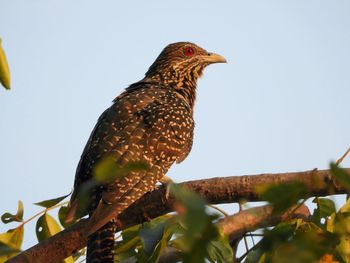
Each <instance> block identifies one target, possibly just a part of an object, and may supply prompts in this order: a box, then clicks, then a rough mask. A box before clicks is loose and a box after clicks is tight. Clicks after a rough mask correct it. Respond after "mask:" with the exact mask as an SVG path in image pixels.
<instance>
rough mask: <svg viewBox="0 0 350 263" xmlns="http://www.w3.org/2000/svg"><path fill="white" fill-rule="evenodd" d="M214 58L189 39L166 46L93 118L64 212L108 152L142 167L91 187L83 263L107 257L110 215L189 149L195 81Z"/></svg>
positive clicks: (108, 259)
mask: <svg viewBox="0 0 350 263" xmlns="http://www.w3.org/2000/svg"><path fill="white" fill-rule="evenodd" d="M218 62H225V59H224V58H223V57H221V56H220V55H217V54H214V53H208V52H207V51H205V50H204V49H202V48H200V47H198V46H197V45H195V44H193V43H188V42H179V43H174V44H171V45H168V46H167V47H166V48H165V49H164V50H163V51H162V53H161V54H160V55H159V57H158V58H157V59H156V61H155V62H154V63H153V64H152V66H151V67H150V68H149V70H148V71H147V73H146V75H145V78H144V79H142V80H141V81H139V82H136V83H134V84H132V85H131V86H130V87H129V88H127V89H126V90H125V91H124V92H123V93H122V94H121V95H119V96H118V97H117V98H116V99H115V100H114V101H113V104H112V106H111V107H110V108H108V109H107V110H106V111H105V112H104V113H103V114H102V115H101V117H100V118H99V120H98V122H97V124H96V126H95V128H94V130H93V132H92V134H91V136H90V138H89V140H88V142H87V144H86V146H85V149H84V152H83V154H82V156H81V160H80V162H79V165H78V168H77V172H76V177H75V183H74V192H73V194H72V199H71V208H70V212H69V213H68V214H69V215H70V217H72V216H74V214H75V211H76V208H77V201H76V197H77V193H78V191H79V189H80V187H81V186H82V185H83V184H84V183H85V182H87V181H88V180H90V179H91V178H92V176H93V168H94V165H95V164H96V163H98V162H99V161H100V160H103V159H104V158H106V157H113V158H114V159H115V161H116V162H117V163H118V164H119V165H121V166H122V165H125V164H127V163H128V162H131V161H141V162H145V163H147V164H148V169H147V170H146V171H133V172H130V173H128V174H127V175H126V176H124V177H121V178H120V177H118V178H117V179H116V180H115V181H114V182H111V183H108V184H105V185H100V186H97V187H95V188H94V189H93V190H92V193H91V195H90V199H89V204H88V209H87V211H86V214H87V213H89V214H90V216H91V218H90V221H89V228H88V229H89V231H88V233H87V234H88V235H90V234H91V236H90V237H89V241H88V255H87V262H113V253H112V249H113V243H114V226H113V221H112V220H113V218H115V217H117V216H118V215H119V214H120V213H121V212H122V211H123V210H125V209H126V208H127V207H128V206H130V204H132V203H133V202H135V201H136V200H137V199H139V198H140V197H141V196H143V195H144V194H145V193H146V192H148V191H150V190H152V189H154V187H155V186H156V183H157V182H159V181H160V180H161V179H162V177H163V176H164V175H165V174H166V172H167V171H168V169H169V168H170V166H171V165H172V164H173V163H174V162H177V163H179V162H181V161H183V160H184V159H185V158H186V157H187V155H188V154H189V152H190V150H191V147H192V138H193V128H194V121H193V106H194V101H195V96H196V82H197V79H198V77H200V76H201V74H202V71H203V69H204V68H205V67H206V66H207V65H209V64H211V63H218Z"/></svg>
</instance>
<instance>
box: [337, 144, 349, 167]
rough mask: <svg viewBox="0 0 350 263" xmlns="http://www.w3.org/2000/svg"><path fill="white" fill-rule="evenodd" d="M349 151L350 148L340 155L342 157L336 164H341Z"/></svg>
mask: <svg viewBox="0 0 350 263" xmlns="http://www.w3.org/2000/svg"><path fill="white" fill-rule="evenodd" d="M349 152H350V148H349V149H348V150H347V151H346V152H345V153H344V154H343V156H342V157H340V158H339V159H338V160H337V161H336V162H335V163H336V165H339V164H340V163H341V162H342V161H343V160H344V159H345V157H346V156H347V155H348V154H349Z"/></svg>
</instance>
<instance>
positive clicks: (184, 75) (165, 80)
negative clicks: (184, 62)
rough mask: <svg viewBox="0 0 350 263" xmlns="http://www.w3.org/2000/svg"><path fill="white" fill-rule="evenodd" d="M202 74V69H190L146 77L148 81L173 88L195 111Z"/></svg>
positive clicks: (174, 69) (169, 71)
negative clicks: (198, 85)
mask: <svg viewBox="0 0 350 263" xmlns="http://www.w3.org/2000/svg"><path fill="white" fill-rule="evenodd" d="M201 74H202V69H192V70H191V69H190V70H188V69H187V70H184V71H179V70H177V69H176V68H172V69H170V70H168V71H165V72H162V73H156V74H153V75H151V76H146V79H149V80H151V81H157V82H160V83H161V84H162V85H165V86H168V87H171V88H172V89H173V90H174V91H175V92H176V93H177V94H178V95H180V96H179V97H180V98H182V99H184V101H185V102H186V103H187V104H188V105H189V106H190V107H191V108H192V109H193V107H194V103H195V100H196V87H197V80H198V78H199V77H200V76H201Z"/></svg>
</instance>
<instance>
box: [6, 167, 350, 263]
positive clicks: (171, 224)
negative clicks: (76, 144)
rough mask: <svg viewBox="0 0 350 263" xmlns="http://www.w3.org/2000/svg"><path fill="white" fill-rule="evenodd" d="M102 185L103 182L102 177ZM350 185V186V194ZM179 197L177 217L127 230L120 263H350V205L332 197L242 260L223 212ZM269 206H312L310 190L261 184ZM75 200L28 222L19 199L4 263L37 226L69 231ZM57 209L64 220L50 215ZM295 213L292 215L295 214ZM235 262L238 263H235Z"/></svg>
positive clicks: (104, 176)
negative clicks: (172, 256) (172, 262)
mask: <svg viewBox="0 0 350 263" xmlns="http://www.w3.org/2000/svg"><path fill="white" fill-rule="evenodd" d="M146 168H147V167H145V166H144V165H143V164H138V163H136V164H134V163H133V164H129V165H128V166H127V167H117V168H116V167H115V166H114V164H112V163H111V162H110V161H108V160H107V161H106V162H103V163H101V164H100V166H99V167H98V168H97V170H96V174H97V176H98V178H100V179H101V181H109V180H111V179H113V178H115V176H123V175H124V174H125V173H126V171H130V169H146ZM112 170H114V172H112ZM331 171H332V175H333V177H334V179H335V180H336V181H337V183H339V184H340V185H342V186H344V187H345V188H346V189H350V187H349V186H350V176H349V175H348V174H347V173H346V172H345V171H344V170H343V169H341V168H339V167H338V166H337V165H335V164H331ZM96 180H99V179H96ZM348 187H349V188H348ZM170 189H171V192H172V194H173V196H174V197H175V199H176V202H175V204H174V207H175V209H176V212H177V213H174V214H167V215H164V216H161V217H158V218H155V219H153V220H151V221H149V222H146V223H143V224H141V225H136V226H132V227H130V228H127V229H124V230H123V231H122V232H121V233H120V235H119V237H118V238H116V246H115V255H116V256H115V261H116V262H123V261H124V260H126V259H128V260H130V259H133V260H134V261H133V262H141V263H142V262H151V263H152V262H158V260H159V259H160V258H161V256H162V255H164V253H166V252H167V251H170V250H172V251H176V252H177V253H178V255H179V256H180V257H181V259H182V262H185V263H186V262H199V263H200V262H219V263H220V262H222V263H226V262H246V263H252V262H260V263H261V262H271V263H274V262H278V263H289V262H301V263H303V262H321V263H326V262H350V224H349V222H350V201H347V202H346V203H345V204H344V205H343V206H342V207H341V208H340V209H338V210H337V209H336V206H335V203H334V201H333V200H332V199H331V198H324V197H315V198H313V200H312V203H313V204H314V206H315V208H314V210H313V212H312V213H311V215H310V217H309V218H303V219H301V218H294V219H290V220H285V221H284V222H281V223H279V224H277V225H275V226H273V227H266V228H264V229H262V230H259V231H260V232H259V233H261V231H262V233H263V235H262V238H261V239H260V240H256V242H257V243H256V244H255V245H254V246H253V247H252V248H250V249H249V250H247V252H246V253H245V254H244V255H243V256H241V258H236V259H235V254H236V246H235V245H234V244H236V243H237V242H238V241H239V239H241V238H242V237H240V238H239V239H238V240H236V242H232V241H233V240H229V238H228V237H227V236H225V235H223V234H222V233H221V231H220V229H218V228H217V226H216V222H217V221H218V219H219V216H218V215H217V214H213V213H210V212H208V209H207V204H206V202H205V201H204V200H203V199H201V198H200V197H199V196H198V195H197V194H195V193H194V192H191V191H189V190H187V189H185V188H182V187H180V186H179V185H171V188H170ZM257 191H258V193H259V194H260V196H261V198H262V199H263V200H266V201H268V202H269V203H270V204H271V205H273V207H274V210H273V211H274V214H275V215H277V214H280V213H285V212H286V211H287V210H288V209H296V208H297V207H298V206H300V205H302V204H304V203H305V202H306V201H307V200H306V198H307V187H306V186H305V185H303V184H302V183H300V182H288V183H284V184H278V185H270V186H261V187H259V189H258V190H257ZM67 197H68V195H64V196H61V197H57V198H53V199H49V200H45V201H41V202H38V203H36V205H38V206H41V207H43V208H44V209H43V210H42V211H40V212H39V213H37V214H36V215H34V216H32V217H30V218H29V219H27V220H23V214H24V212H23V211H24V208H23V203H22V202H21V201H19V203H18V208H17V211H16V213H10V212H6V213H4V214H3V215H2V216H1V220H2V222H3V223H5V224H7V223H17V224H18V226H17V227H16V228H13V229H10V230H9V231H7V232H5V233H2V234H0V262H4V261H5V260H6V259H8V258H10V257H12V256H14V255H16V254H18V253H19V252H20V251H21V245H22V241H23V235H24V226H25V224H27V223H28V222H30V221H32V220H34V219H37V220H36V236H37V239H38V241H39V242H40V241H42V240H45V239H47V238H48V237H50V236H52V235H54V234H56V233H58V232H59V231H61V230H62V229H63V228H66V227H68V226H67V225H66V224H65V223H64V218H65V215H66V212H67V203H68V202H67V201H66V202H65V201H64V199H65V198H67ZM53 209H57V211H58V212H57V218H58V220H56V219H55V217H54V216H52V215H50V214H49V212H51V210H53ZM288 211H289V210H288ZM84 253H85V250H81V251H79V252H77V253H75V254H74V255H73V256H71V257H69V258H67V259H65V260H64V262H74V261H77V260H78V258H79V257H80V256H81V255H84ZM234 260H235V261H234Z"/></svg>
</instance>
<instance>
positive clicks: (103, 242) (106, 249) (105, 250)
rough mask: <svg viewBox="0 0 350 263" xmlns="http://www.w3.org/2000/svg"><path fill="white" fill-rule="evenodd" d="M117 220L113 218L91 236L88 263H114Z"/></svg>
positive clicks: (87, 255) (88, 247) (88, 243)
mask: <svg viewBox="0 0 350 263" xmlns="http://www.w3.org/2000/svg"><path fill="white" fill-rule="evenodd" d="M115 230H116V229H115V221H114V220H112V221H110V222H108V223H107V224H106V225H104V226H103V227H101V228H100V229H99V230H98V231H96V232H95V233H93V234H92V235H90V236H89V238H88V242H87V253H86V262H87V263H102V262H103V263H113V262H114V261H113V255H114V253H113V251H114V234H115Z"/></svg>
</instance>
